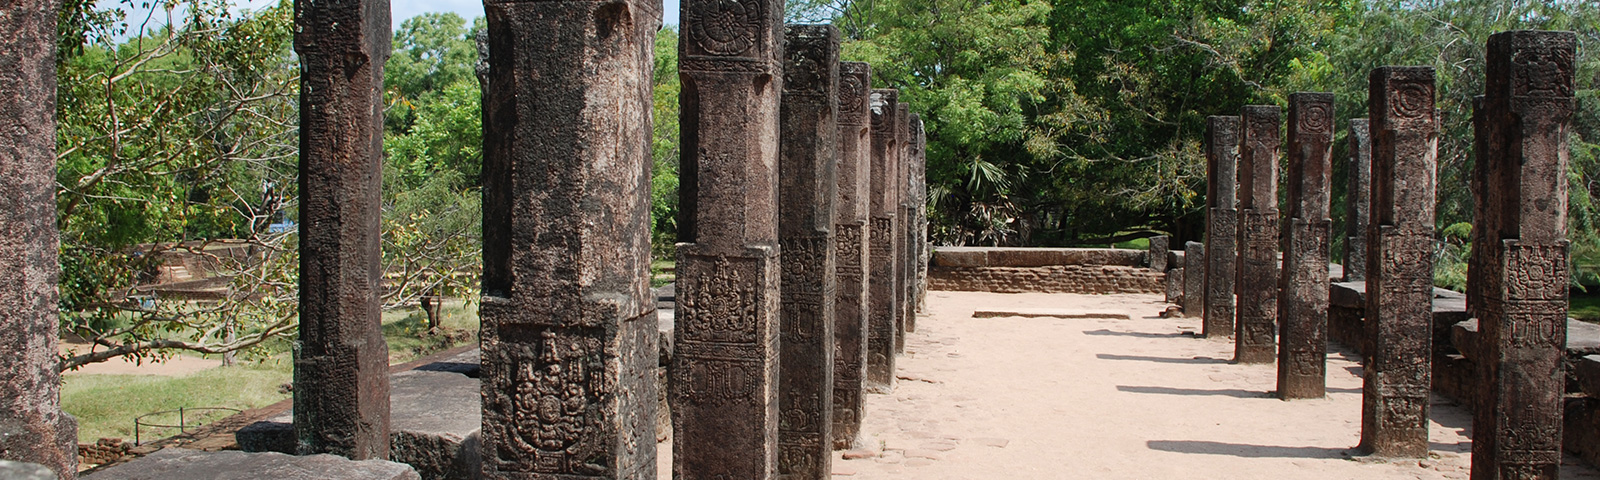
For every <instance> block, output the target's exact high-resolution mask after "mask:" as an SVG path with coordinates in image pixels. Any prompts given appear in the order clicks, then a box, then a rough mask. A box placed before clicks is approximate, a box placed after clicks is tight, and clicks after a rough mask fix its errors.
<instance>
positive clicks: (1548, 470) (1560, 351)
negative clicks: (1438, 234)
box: [1472, 31, 1577, 480]
mask: <svg viewBox="0 0 1600 480" xmlns="http://www.w3.org/2000/svg"><path fill="white" fill-rule="evenodd" d="M1576 47H1577V37H1576V35H1574V34H1573V33H1572V32H1541V31H1512V32H1505V33H1499V34H1495V35H1493V36H1491V37H1489V46H1488V65H1487V70H1488V78H1487V81H1486V82H1485V86H1484V89H1485V92H1484V102H1483V115H1482V120H1483V122H1482V125H1483V128H1482V133H1483V134H1485V137H1486V138H1484V139H1483V140H1482V144H1483V146H1484V147H1485V149H1484V153H1486V155H1484V156H1483V157H1480V161H1482V162H1483V163H1484V165H1483V169H1484V176H1483V179H1484V184H1483V185H1482V187H1483V188H1482V189H1480V190H1478V191H1477V192H1476V194H1477V195H1476V198H1477V203H1478V204H1480V205H1485V206H1486V208H1484V209H1483V210H1482V216H1481V217H1479V218H1477V219H1476V220H1475V221H1474V222H1473V225H1474V226H1475V227H1476V228H1481V229H1483V230H1484V236H1483V237H1482V238H1480V239H1479V240H1480V241H1479V242H1477V243H1474V244H1473V246H1472V249H1473V251H1475V252H1476V251H1480V250H1481V251H1482V252H1484V255H1483V256H1481V257H1477V259H1478V260H1479V261H1480V262H1481V263H1480V264H1478V265H1475V266H1474V267H1475V268H1473V272H1474V273H1479V278H1478V285H1479V290H1478V291H1479V293H1480V294H1481V295H1482V296H1481V297H1480V298H1478V299H1476V301H1475V302H1474V304H1473V312H1472V313H1473V314H1474V315H1475V316H1476V317H1477V318H1478V331H1479V334H1480V337H1481V338H1483V339H1484V341H1483V342H1481V344H1480V358H1481V359H1480V360H1478V362H1477V363H1478V365H1479V367H1478V372H1479V375H1480V379H1481V380H1480V382H1479V383H1478V398H1477V401H1476V402H1474V403H1475V404H1476V405H1477V406H1478V408H1476V409H1475V410H1474V412H1473V421H1472V430H1473V435H1472V477H1473V478H1475V479H1507V480H1510V479H1550V480H1554V479H1555V478H1557V477H1558V475H1559V473H1560V470H1561V441H1562V393H1563V392H1564V391H1565V387H1566V376H1565V374H1564V372H1563V370H1562V357H1563V355H1564V354H1565V347H1566V342H1567V338H1566V337H1567V335H1566V325H1567V295H1568V275H1569V269H1570V266H1569V261H1568V255H1569V253H1568V247H1569V244H1568V242H1567V174H1568V162H1569V160H1568V156H1569V155H1570V154H1569V152H1568V151H1569V147H1568V145H1567V142H1568V140H1567V139H1568V134H1569V130H1570V128H1571V122H1572V114H1573V111H1574V109H1575V107H1576V102H1575V100H1574V98H1573V93H1574V75H1573V58H1574V57H1575V51H1576Z"/></svg>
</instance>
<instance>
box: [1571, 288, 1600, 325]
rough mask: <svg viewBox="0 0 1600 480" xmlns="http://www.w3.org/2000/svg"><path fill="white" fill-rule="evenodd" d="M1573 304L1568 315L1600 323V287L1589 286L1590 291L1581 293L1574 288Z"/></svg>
mask: <svg viewBox="0 0 1600 480" xmlns="http://www.w3.org/2000/svg"><path fill="white" fill-rule="evenodd" d="M1572 293H1573V295H1572V306H1571V308H1570V309H1569V310H1568V312H1567V315H1569V316H1571V317H1572V318H1576V319H1578V320H1584V321H1589V322H1597V323H1600V289H1597V288H1594V287H1589V293H1587V294H1582V295H1579V294H1578V292H1577V291H1576V290H1574V291H1573V292H1572Z"/></svg>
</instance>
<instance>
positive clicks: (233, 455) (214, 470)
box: [85, 448, 421, 480]
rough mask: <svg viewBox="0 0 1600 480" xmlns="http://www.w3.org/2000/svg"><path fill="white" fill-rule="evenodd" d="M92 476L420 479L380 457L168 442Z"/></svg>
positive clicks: (105, 479)
mask: <svg viewBox="0 0 1600 480" xmlns="http://www.w3.org/2000/svg"><path fill="white" fill-rule="evenodd" d="M85 478H88V479H91V480H246V479H261V478H270V479H272V480H313V479H328V478H337V479H341V480H419V479H420V478H421V477H419V476H418V475H417V472H416V471H415V470H412V469H411V467H410V466H407V465H405V464H401V463H395V462H389V461H384V460H363V461H353V460H350V459H346V458H344V457H338V456H334V455H306V456H300V457H297V456H293V455H285V454H282V453H276V452H266V453H246V452H240V451H222V452H202V451H198V450H186V449H181V448H168V449H165V450H161V451H159V452H155V453H152V454H149V455H145V456H144V457H143V458H140V459H138V460H134V461H131V462H128V463H124V464H121V465H117V466H115V467H111V468H108V469H105V470H102V471H100V472H97V473H95V474H92V475H89V476H88V477H85Z"/></svg>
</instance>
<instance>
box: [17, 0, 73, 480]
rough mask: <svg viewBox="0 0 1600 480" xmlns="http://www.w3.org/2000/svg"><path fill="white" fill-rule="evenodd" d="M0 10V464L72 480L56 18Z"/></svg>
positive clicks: (53, 7) (40, 7) (24, 2)
mask: <svg viewBox="0 0 1600 480" xmlns="http://www.w3.org/2000/svg"><path fill="white" fill-rule="evenodd" d="M60 8H61V3H60V2H58V1H53V0H19V1H17V2H10V3H7V4H6V6H5V7H0V31H3V32H6V33H5V35H0V122H3V123H0V178H5V181H4V182H0V238H3V239H5V241H6V244H7V246H6V248H5V249H3V250H0V282H3V284H4V285H6V287H7V288H6V290H5V292H4V294H0V325H4V326H5V327H4V328H0V460H12V461H18V462H27V463H34V464H39V465H43V466H45V467H49V468H50V469H51V470H53V471H54V472H55V473H56V474H57V475H59V476H60V477H61V478H62V479H71V478H77V472H78V447H77V445H78V427H77V422H76V421H75V420H73V418H72V416H71V415H67V414H66V412H62V411H61V374H60V373H58V372H57V370H56V363H57V362H56V354H57V353H58V352H57V351H56V349H57V342H58V339H59V338H60V336H59V332H58V331H57V324H58V322H59V321H60V318H59V315H58V313H59V312H58V311H57V306H56V301H57V292H56V283H57V281H58V280H59V277H60V272H61V267H60V264H59V263H57V261H56V247H57V244H58V243H59V241H60V234H59V233H58V231H57V230H56V169H55V166H56V55H55V53H56V14H57V10H60Z"/></svg>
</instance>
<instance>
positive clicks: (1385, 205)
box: [1361, 67, 1438, 457]
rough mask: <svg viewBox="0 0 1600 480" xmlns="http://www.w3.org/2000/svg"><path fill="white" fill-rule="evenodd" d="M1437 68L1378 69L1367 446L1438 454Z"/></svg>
mask: <svg viewBox="0 0 1600 480" xmlns="http://www.w3.org/2000/svg"><path fill="white" fill-rule="evenodd" d="M1433 80H1434V75H1433V69H1432V68H1430V67H1381V68H1378V69H1374V70H1373V71H1372V74H1371V77H1370V89H1369V92H1368V95H1369V96H1368V105H1369V106H1368V108H1367V111H1368V112H1371V113H1372V118H1371V119H1370V120H1371V127H1372V136H1373V144H1372V181H1373V196H1372V215H1371V220H1370V221H1371V223H1370V225H1371V226H1372V227H1371V228H1370V229H1368V233H1367V245H1368V248H1369V250H1368V253H1369V255H1368V257H1367V282H1366V287H1367V295H1366V301H1367V308H1366V316H1367V320H1366V322H1364V323H1365V325H1366V328H1367V329H1368V331H1367V335H1366V338H1367V339H1368V341H1369V342H1370V346H1369V347H1368V348H1369V350H1368V351H1367V352H1366V355H1367V363H1366V364H1365V365H1364V367H1365V368H1363V370H1362V371H1363V375H1364V377H1365V380H1364V382H1365V383H1364V385H1363V388H1362V392H1363V396H1362V409H1361V413H1362V415H1361V449H1362V450H1363V451H1366V452H1368V453H1371V454H1373V455H1376V456H1380V457H1421V456H1424V455H1427V453H1428V427H1427V425H1428V392H1429V389H1430V387H1431V384H1432V371H1431V368H1432V367H1431V366H1430V363H1429V362H1430V357H1431V355H1432V351H1431V348H1432V344H1433V341H1432V340H1433V331H1432V324H1433V308H1432V307H1433V233H1434V229H1433V222H1434V206H1435V203H1434V187H1435V178H1436V177H1435V174H1436V172H1435V171H1436V168H1437V158H1436V155H1437V153H1436V146H1437V143H1436V139H1437V136H1438V124H1437V123H1436V122H1437V116H1436V115H1435V114H1434V99H1433V98H1434V83H1433Z"/></svg>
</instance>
